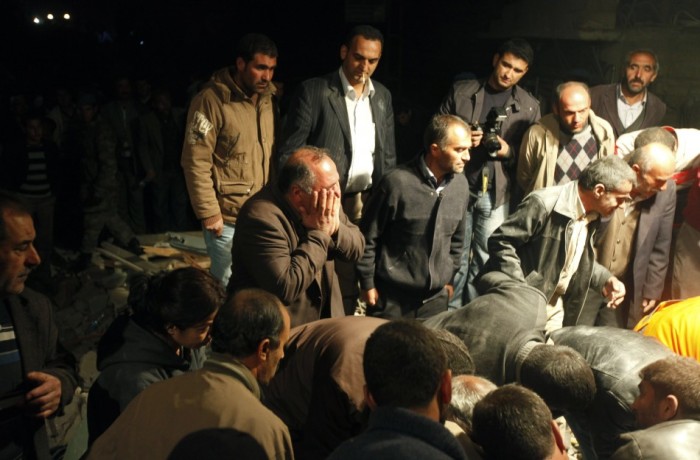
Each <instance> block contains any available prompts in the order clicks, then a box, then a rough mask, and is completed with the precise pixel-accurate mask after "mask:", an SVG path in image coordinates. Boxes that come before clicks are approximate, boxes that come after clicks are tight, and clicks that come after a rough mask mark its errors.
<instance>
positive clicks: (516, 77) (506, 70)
mask: <svg viewBox="0 0 700 460" xmlns="http://www.w3.org/2000/svg"><path fill="white" fill-rule="evenodd" d="M526 73H527V62H525V60H524V59H520V58H519V57H517V56H515V55H514V54H511V53H503V56H500V55H498V54H497V55H495V56H494V57H493V73H492V74H491V77H490V78H489V84H490V85H491V86H492V87H493V89H496V90H499V91H505V90H507V89H510V88H512V87H513V86H515V85H517V84H518V82H519V81H520V79H521V78H523V76H524V75H525V74H526Z"/></svg>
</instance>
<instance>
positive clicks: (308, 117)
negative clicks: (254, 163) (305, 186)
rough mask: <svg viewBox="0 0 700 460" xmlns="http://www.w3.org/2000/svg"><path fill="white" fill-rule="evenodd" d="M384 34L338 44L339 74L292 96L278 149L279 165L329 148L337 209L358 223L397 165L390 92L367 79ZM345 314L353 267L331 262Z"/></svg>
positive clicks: (359, 29)
mask: <svg viewBox="0 0 700 460" xmlns="http://www.w3.org/2000/svg"><path fill="white" fill-rule="evenodd" d="M383 51H384V36H383V35H382V33H381V32H380V31H379V30H377V29H376V28H374V27H372V26H369V25H359V26H355V27H353V28H352V29H351V30H350V32H349V33H348V34H347V35H346V37H345V41H344V42H343V44H342V45H341V46H340V59H341V61H342V62H341V64H340V68H339V69H338V70H334V71H333V72H331V73H329V74H326V75H323V76H320V77H315V78H311V79H308V80H306V81H304V82H302V83H301V85H300V86H299V88H298V90H297V91H296V93H294V95H293V96H292V98H291V103H290V105H289V110H288V112H287V116H286V121H285V123H284V127H283V129H282V134H281V140H280V143H279V148H278V150H277V161H276V163H277V165H278V166H279V167H281V166H282V165H284V164H285V162H286V161H287V159H288V158H289V157H290V156H291V155H292V153H293V152H294V151H296V150H297V149H298V148H299V147H302V146H304V145H313V146H316V147H321V148H325V149H328V151H329V153H330V156H331V159H332V160H333V162H334V163H335V164H336V166H337V168H338V173H339V174H340V187H341V192H342V205H343V210H344V211H345V214H347V216H348V218H349V219H350V221H351V222H352V223H354V224H358V223H359V221H360V218H361V217H362V208H363V205H364V203H365V201H366V200H367V199H368V197H369V195H370V193H372V192H373V191H374V189H375V185H376V184H377V183H378V182H379V180H380V179H381V177H382V176H383V175H384V173H386V172H387V171H389V170H390V169H392V168H393V167H394V166H396V138H395V136H394V110H393V108H392V102H391V93H390V92H389V90H388V89H387V88H386V87H385V86H384V85H382V84H381V83H379V82H378V81H377V80H375V79H373V78H371V77H372V75H373V74H374V72H375V70H377V67H378V66H379V61H380V59H381V57H382V52H383ZM336 272H337V273H338V278H339V281H340V289H341V292H342V295H343V303H344V307H345V312H346V314H353V313H354V311H355V307H356V305H357V299H358V297H359V289H358V287H357V279H356V277H355V266H354V264H348V263H343V262H342V261H341V262H340V263H336Z"/></svg>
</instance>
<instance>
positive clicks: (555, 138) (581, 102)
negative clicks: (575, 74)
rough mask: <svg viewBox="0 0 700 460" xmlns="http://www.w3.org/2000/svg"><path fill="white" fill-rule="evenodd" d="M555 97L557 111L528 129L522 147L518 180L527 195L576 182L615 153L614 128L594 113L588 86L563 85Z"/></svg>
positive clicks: (573, 83)
mask: <svg viewBox="0 0 700 460" xmlns="http://www.w3.org/2000/svg"><path fill="white" fill-rule="evenodd" d="M555 98H556V99H555V100H554V101H553V106H552V108H553V111H554V112H553V113H550V114H549V115H545V116H544V117H542V119H541V120H540V121H538V122H537V124H535V125H533V126H532V127H531V128H530V129H528V130H527V133H526V134H525V138H524V142H523V143H522V144H521V146H520V156H519V158H518V171H517V175H516V177H517V180H518V185H519V186H520V188H521V189H522V191H524V192H525V194H528V193H530V192H532V191H533V190H538V189H541V188H544V187H549V186H552V185H563V184H565V183H567V182H571V181H573V180H576V179H578V176H579V174H581V171H583V170H584V169H586V166H588V164H589V163H591V162H592V161H593V160H596V159H598V158H602V157H604V156H607V155H612V154H614V153H615V136H614V134H613V129H612V127H611V126H610V123H608V122H607V121H605V120H603V119H602V118H600V117H598V116H596V115H595V114H594V113H593V111H592V110H591V96H590V94H589V91H588V86H586V84H585V83H581V82H577V81H568V82H565V83H562V84H560V85H559V86H557V87H556V90H555Z"/></svg>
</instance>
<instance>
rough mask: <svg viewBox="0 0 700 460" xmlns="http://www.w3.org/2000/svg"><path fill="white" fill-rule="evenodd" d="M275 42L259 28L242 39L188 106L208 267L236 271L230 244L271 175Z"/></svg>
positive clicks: (187, 150) (190, 182) (221, 273)
mask: <svg viewBox="0 0 700 460" xmlns="http://www.w3.org/2000/svg"><path fill="white" fill-rule="evenodd" d="M276 67H277V46H276V45H275V44H274V42H273V41H272V40H270V39H269V38H268V37H266V36H264V35H261V34H247V35H245V36H244V37H243V38H241V39H240V41H239V42H238V45H237V54H236V62H235V64H234V65H233V66H231V67H227V68H224V69H221V70H219V71H217V72H215V73H214V75H212V78H211V80H209V82H207V83H206V84H205V86H204V89H202V91H201V92H200V93H199V94H197V95H196V96H195V97H194V99H193V100H192V103H191V104H190V109H189V114H188V115H187V127H186V130H185V143H184V147H183V149H182V159H181V164H182V169H183V170H184V173H185V181H186V182H187V189H188V191H189V194H190V201H191V202H192V208H193V209H194V213H195V215H196V216H197V219H199V220H200V221H201V222H202V230H203V231H204V241H205V242H206V245H207V253H208V254H209V257H211V268H210V271H211V273H212V274H213V275H214V276H215V277H217V278H218V279H220V280H221V282H222V283H223V284H224V286H225V285H226V284H227V283H228V279H229V277H230V276H231V243H232V241H233V234H234V232H235V225H236V218H237V217H238V212H239V210H240V209H241V206H243V203H245V201H246V200H247V199H248V198H249V197H251V196H253V195H254V194H255V193H256V192H257V191H259V190H260V189H262V188H263V186H264V185H265V184H266V183H267V182H268V181H269V180H270V157H271V156H272V150H273V147H274V143H275V124H276V119H277V114H278V108H277V101H276V98H275V93H276V88H275V86H274V85H273V84H272V76H273V75H274V73H275V68H276Z"/></svg>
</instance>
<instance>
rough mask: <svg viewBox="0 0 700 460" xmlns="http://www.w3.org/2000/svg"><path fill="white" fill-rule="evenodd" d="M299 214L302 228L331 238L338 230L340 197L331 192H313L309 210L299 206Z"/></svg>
mask: <svg viewBox="0 0 700 460" xmlns="http://www.w3.org/2000/svg"><path fill="white" fill-rule="evenodd" d="M299 213H300V214H301V221H302V224H303V225H304V227H306V228H307V229H309V230H321V231H322V232H324V233H326V234H327V235H328V236H333V235H335V233H336V232H337V231H338V228H340V197H339V196H338V195H337V194H336V193H335V191H333V190H328V189H321V190H318V191H316V190H314V191H313V200H312V206H311V209H306V207H304V206H300V207H299Z"/></svg>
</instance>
